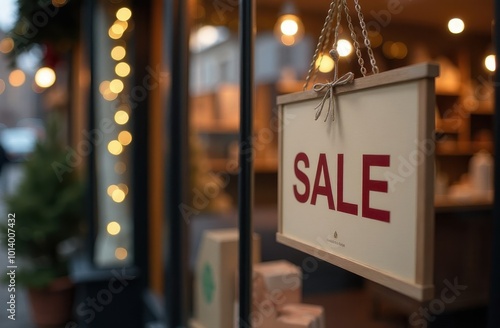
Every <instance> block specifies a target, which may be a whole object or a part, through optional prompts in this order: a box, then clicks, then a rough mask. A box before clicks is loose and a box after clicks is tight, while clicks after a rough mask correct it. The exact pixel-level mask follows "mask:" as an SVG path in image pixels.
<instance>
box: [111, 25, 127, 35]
mask: <svg viewBox="0 0 500 328" xmlns="http://www.w3.org/2000/svg"><path fill="white" fill-rule="evenodd" d="M111 32H113V34H116V35H122V34H123V32H125V28H123V25H122V24H118V23H114V24H113V25H111Z"/></svg>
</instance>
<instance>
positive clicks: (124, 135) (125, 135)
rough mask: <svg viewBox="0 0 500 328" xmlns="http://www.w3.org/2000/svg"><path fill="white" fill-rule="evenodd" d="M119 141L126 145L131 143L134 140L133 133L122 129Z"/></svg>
mask: <svg viewBox="0 0 500 328" xmlns="http://www.w3.org/2000/svg"><path fill="white" fill-rule="evenodd" d="M118 141H119V142H120V143H121V144H122V145H124V146H127V145H130V143H131V142H132V134H131V133H130V132H128V131H121V132H120V133H119V134H118Z"/></svg>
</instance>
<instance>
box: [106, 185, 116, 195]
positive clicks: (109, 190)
mask: <svg viewBox="0 0 500 328" xmlns="http://www.w3.org/2000/svg"><path fill="white" fill-rule="evenodd" d="M118 188H119V187H118V186H117V185H114V184H112V185H110V186H109V187H108V189H107V193H108V196H109V197H111V195H112V194H113V191H115V190H116V189H118Z"/></svg>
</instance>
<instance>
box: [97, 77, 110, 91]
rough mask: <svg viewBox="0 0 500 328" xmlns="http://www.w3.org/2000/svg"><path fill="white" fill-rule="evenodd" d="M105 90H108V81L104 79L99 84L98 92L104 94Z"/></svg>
mask: <svg viewBox="0 0 500 328" xmlns="http://www.w3.org/2000/svg"><path fill="white" fill-rule="evenodd" d="M107 90H109V81H107V80H104V81H102V82H101V84H99V92H100V93H101V94H105V93H106V91H107Z"/></svg>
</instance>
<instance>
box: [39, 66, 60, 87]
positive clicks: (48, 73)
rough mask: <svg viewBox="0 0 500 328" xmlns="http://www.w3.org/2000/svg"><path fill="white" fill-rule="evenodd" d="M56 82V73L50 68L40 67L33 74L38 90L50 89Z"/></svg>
mask: <svg viewBox="0 0 500 328" xmlns="http://www.w3.org/2000/svg"><path fill="white" fill-rule="evenodd" d="M55 82H56V72H54V70H53V69H52V68H50V67H42V68H40V69H39V70H38V71H36V73H35V83H36V84H37V85H38V86H39V87H40V88H48V87H51V86H52V85H53V84H54V83H55Z"/></svg>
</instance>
